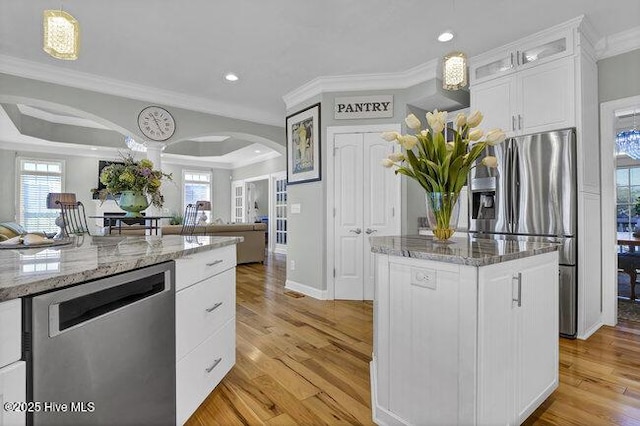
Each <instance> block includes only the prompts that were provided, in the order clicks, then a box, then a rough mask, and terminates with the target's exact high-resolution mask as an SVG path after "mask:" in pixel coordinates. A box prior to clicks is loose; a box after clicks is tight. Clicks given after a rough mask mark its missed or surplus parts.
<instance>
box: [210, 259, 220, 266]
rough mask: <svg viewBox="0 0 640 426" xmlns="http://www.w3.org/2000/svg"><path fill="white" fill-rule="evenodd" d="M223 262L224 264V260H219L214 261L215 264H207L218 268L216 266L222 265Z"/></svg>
mask: <svg viewBox="0 0 640 426" xmlns="http://www.w3.org/2000/svg"><path fill="white" fill-rule="evenodd" d="M222 262H224V260H222V259H218V260H216V261H213V262H211V263H207V266H216V265H219V264H220V263H222Z"/></svg>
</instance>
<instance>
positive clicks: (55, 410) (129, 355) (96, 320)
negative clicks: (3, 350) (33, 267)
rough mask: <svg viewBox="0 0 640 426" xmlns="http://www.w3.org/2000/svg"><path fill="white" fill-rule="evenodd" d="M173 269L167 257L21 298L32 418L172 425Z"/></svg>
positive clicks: (41, 421) (57, 421)
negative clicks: (23, 309) (146, 264)
mask: <svg viewBox="0 0 640 426" xmlns="http://www.w3.org/2000/svg"><path fill="white" fill-rule="evenodd" d="M174 276H175V266H174V263H173V262H166V263H161V264H158V265H154V266H150V267H146V268H142V269H138V270H134V271H131V272H126V273H122V274H118V275H113V276H109V277H106V278H102V279H99V280H96V281H91V282H88V283H84V284H80V285H76V286H74V287H70V288H65V289H63V290H59V291H53V292H50V293H45V294H42V295H38V296H34V297H32V298H30V299H27V300H26V301H25V312H26V313H25V318H24V319H25V321H24V323H25V324H24V325H25V336H24V337H25V339H24V341H25V346H24V355H25V359H26V360H27V370H28V373H27V375H28V378H27V397H28V401H32V402H33V405H32V408H33V410H32V411H35V412H33V413H29V414H28V416H27V421H28V423H29V424H32V425H36V426H37V425H173V424H175V421H176V420H175V419H176V374H175V369H176V349H175V286H174Z"/></svg>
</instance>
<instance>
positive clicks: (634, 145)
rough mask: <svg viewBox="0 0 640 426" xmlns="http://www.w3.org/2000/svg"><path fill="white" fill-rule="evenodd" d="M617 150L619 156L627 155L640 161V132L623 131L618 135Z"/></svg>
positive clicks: (636, 130) (634, 130) (632, 130)
mask: <svg viewBox="0 0 640 426" xmlns="http://www.w3.org/2000/svg"><path fill="white" fill-rule="evenodd" d="M616 149H617V151H618V153H619V154H627V155H628V156H629V157H631V158H633V159H634V160H640V130H638V129H631V130H623V131H622V132H619V133H618V134H617V135H616Z"/></svg>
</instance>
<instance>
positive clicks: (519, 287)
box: [511, 272, 522, 308]
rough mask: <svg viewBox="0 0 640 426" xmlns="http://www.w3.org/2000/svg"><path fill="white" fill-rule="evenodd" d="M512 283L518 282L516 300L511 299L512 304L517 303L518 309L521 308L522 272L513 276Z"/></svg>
mask: <svg viewBox="0 0 640 426" xmlns="http://www.w3.org/2000/svg"><path fill="white" fill-rule="evenodd" d="M513 280H514V281H518V298H517V299H511V300H512V301H514V302H518V308H519V307H521V306H522V272H518V275H514V276H513Z"/></svg>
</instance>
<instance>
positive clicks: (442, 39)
mask: <svg viewBox="0 0 640 426" xmlns="http://www.w3.org/2000/svg"><path fill="white" fill-rule="evenodd" d="M451 40H453V33H452V32H451V31H445V32H443V33H442V34H440V35H439V36H438V41H439V42H441V43H445V42H447V41H451Z"/></svg>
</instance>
